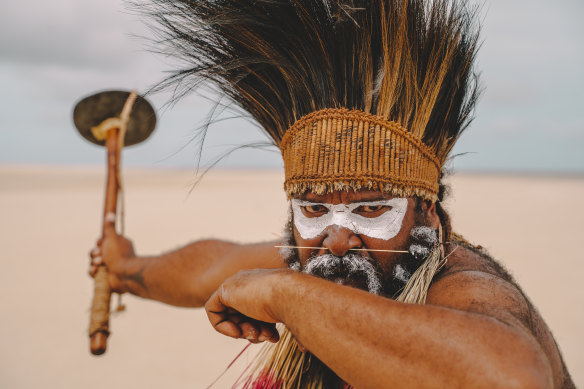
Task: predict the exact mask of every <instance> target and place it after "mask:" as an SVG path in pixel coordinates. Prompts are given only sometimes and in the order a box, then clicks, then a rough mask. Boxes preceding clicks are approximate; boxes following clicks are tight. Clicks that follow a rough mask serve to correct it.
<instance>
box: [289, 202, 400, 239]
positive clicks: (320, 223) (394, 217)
mask: <svg viewBox="0 0 584 389" xmlns="http://www.w3.org/2000/svg"><path fill="white" fill-rule="evenodd" d="M321 206H322V207H324V208H326V210H325V211H324V214H322V215H320V216H314V217H310V216H307V215H306V214H305V212H304V211H303V208H306V207H321ZM378 206H382V207H390V209H388V210H386V211H385V212H383V213H382V214H381V215H379V216H377V217H365V216H362V215H359V214H358V213H356V212H355V211H357V210H358V208H359V207H378ZM407 209H408V200H407V199H404V198H394V199H391V200H379V201H363V202H358V203H351V204H336V205H333V204H325V203H313V202H310V201H304V200H297V199H292V212H293V213H294V225H295V226H296V229H297V230H298V232H299V233H300V236H302V238H303V239H313V238H316V237H317V236H319V235H320V234H322V233H323V231H324V230H325V229H326V228H327V227H328V226H332V225H336V226H340V227H345V228H348V229H349V230H351V231H353V232H354V233H355V234H359V235H366V236H368V237H370V238H375V239H383V240H389V239H391V238H393V237H395V236H396V235H397V234H398V232H399V231H400V230H401V227H402V222H403V220H404V216H405V214H406V211H407Z"/></svg>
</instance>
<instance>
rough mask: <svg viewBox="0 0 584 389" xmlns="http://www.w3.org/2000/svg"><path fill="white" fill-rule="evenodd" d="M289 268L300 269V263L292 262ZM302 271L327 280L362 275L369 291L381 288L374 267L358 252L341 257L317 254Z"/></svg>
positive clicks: (374, 292) (347, 278)
mask: <svg viewBox="0 0 584 389" xmlns="http://www.w3.org/2000/svg"><path fill="white" fill-rule="evenodd" d="M290 268H291V269H294V270H300V263H299V262H295V263H292V264H291V265H290ZM302 272H303V273H306V274H312V275H315V276H317V277H321V278H324V279H327V280H334V279H336V278H341V279H343V280H350V279H353V278H355V277H360V276H362V277H364V278H365V279H366V281H367V290H368V291H369V293H373V294H381V292H382V289H383V288H382V285H381V279H380V278H379V275H378V273H377V270H376V269H375V267H374V266H373V265H372V264H371V262H369V261H368V260H367V259H366V258H365V257H363V256H361V255H358V254H347V255H345V256H342V257H337V256H335V255H332V254H324V255H319V256H317V257H314V258H312V259H310V260H309V261H308V263H307V264H306V266H305V267H304V269H302Z"/></svg>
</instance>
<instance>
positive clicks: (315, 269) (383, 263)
mask: <svg viewBox="0 0 584 389" xmlns="http://www.w3.org/2000/svg"><path fill="white" fill-rule="evenodd" d="M430 206H431V205H430ZM415 208H416V201H415V200H414V199H412V198H397V197H394V196H391V195H388V194H385V193H382V192H379V191H371V190H361V191H358V192H354V191H349V192H344V191H338V192H333V193H330V194H326V195H315V194H313V193H306V194H304V195H302V196H300V197H298V198H295V199H293V200H292V211H293V223H292V226H293V235H294V240H295V245H297V246H300V247H309V248H299V249H298V250H297V253H298V258H297V260H298V261H299V262H300V265H301V268H302V269H303V270H304V271H306V272H308V273H311V274H315V275H317V276H320V277H323V278H327V279H330V280H332V281H335V282H338V283H343V284H347V285H351V286H355V287H359V288H362V289H366V290H369V291H371V292H373V293H382V294H385V295H390V296H391V295H393V294H394V293H395V292H396V291H397V289H399V288H400V287H402V286H403V284H404V282H405V281H407V277H408V276H409V275H411V273H412V272H413V271H414V270H415V268H417V266H418V265H419V261H416V259H415V258H413V256H412V255H410V254H408V253H396V252H394V251H408V250H409V249H410V245H411V244H412V239H411V237H410V233H411V231H412V228H414V226H417V225H418V226H419V225H423V224H427V214H429V213H431V212H428V211H429V209H428V206H427V204H425V206H424V207H423V209H422V210H419V209H418V210H416V209H415ZM431 208H432V210H433V209H434V208H433V206H431ZM429 224H432V223H429ZM416 262H417V263H416ZM375 278H376V279H377V281H375Z"/></svg>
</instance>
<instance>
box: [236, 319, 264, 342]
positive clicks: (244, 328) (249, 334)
mask: <svg viewBox="0 0 584 389" xmlns="http://www.w3.org/2000/svg"><path fill="white" fill-rule="evenodd" d="M248 320H249V319H248ZM238 326H239V328H240V329H241V334H242V335H241V336H242V337H244V338H245V339H247V340H259V339H258V338H259V336H260V333H261V329H260V328H259V326H256V325H255V324H254V323H250V322H249V321H242V322H240V323H239V324H238Z"/></svg>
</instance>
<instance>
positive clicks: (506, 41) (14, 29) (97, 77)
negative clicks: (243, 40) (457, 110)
mask: <svg viewBox="0 0 584 389" xmlns="http://www.w3.org/2000/svg"><path fill="white" fill-rule="evenodd" d="M483 15H484V28H483V41H484V43H483V46H482V49H481V52H480V55H479V58H478V67H479V69H480V70H481V72H482V81H483V84H484V86H485V87H486V90H485V93H484V95H483V98H482V100H481V102H480V103H479V106H478V109H477V111H476V116H477V119H476V120H475V122H474V123H473V125H472V126H471V127H470V128H469V130H468V132H467V133H465V134H464V135H463V136H462V138H461V140H460V141H459V143H458V144H457V146H456V147H455V149H454V153H468V154H466V155H464V156H461V157H458V158H456V159H455V160H454V167H455V168H456V169H459V170H497V171H501V170H503V171H517V170H520V171H545V172H553V171H560V172H584V151H583V149H584V113H583V112H584V74H583V70H582V69H584V23H582V21H581V18H582V16H584V2H583V1H582V0H554V1H549V0H490V1H488V0H487V1H486V2H485V6H484V12H483ZM137 35H138V36H144V35H146V36H147V35H148V31H147V29H146V28H145V26H144V24H143V22H142V21H141V20H140V19H139V18H138V17H137V16H136V15H133V14H132V13H131V12H129V11H127V10H126V8H125V6H124V3H123V1H121V0H101V1H90V0H53V1H50V2H46V1H40V0H37V1H35V0H23V1H18V2H8V1H4V2H2V3H1V4H0V85H1V86H2V87H1V88H0V107H1V108H0V113H1V115H0V163H30V164H67V165H75V164H79V165H87V164H103V159H104V156H103V151H102V149H100V148H98V147H96V146H93V145H91V144H89V143H87V142H86V141H84V140H83V139H82V138H81V137H80V136H79V135H78V134H77V133H76V131H75V129H74V127H73V124H72V118H71V116H72V109H73V106H74V104H75V102H76V101H78V100H79V99H80V98H81V97H84V96H86V95H88V94H90V93H93V92H96V91H100V90H104V89H131V88H137V89H138V90H139V91H145V90H146V89H148V87H149V86H151V85H152V84H154V83H155V82H156V81H159V80H160V79H161V78H163V77H164V71H165V70H168V69H172V66H173V64H172V63H171V62H170V61H169V60H166V59H164V58H161V57H160V56H157V55H154V54H152V53H150V52H148V51H146V49H145V47H146V44H147V42H146V41H145V40H144V39H141V38H136V37H135V36H137ZM167 100H168V95H164V94H158V95H154V96H152V97H150V101H151V102H152V103H153V105H154V106H155V107H156V108H157V109H159V110H160V111H159V118H158V120H159V122H158V127H157V130H156V132H155V133H154V134H153V135H152V137H151V138H150V139H149V140H148V141H146V142H144V143H143V144H140V145H138V146H134V147H131V148H128V149H127V150H125V154H124V164H126V165H141V166H152V167H192V166H194V164H195V161H196V158H195V155H196V152H197V148H196V142H192V141H191V139H192V136H193V134H194V129H195V128H197V126H198V125H199V124H201V121H202V120H204V118H205V115H206V114H207V112H208V111H209V109H210V105H209V103H207V102H206V101H205V99H203V98H200V97H195V96H193V97H188V98H186V99H184V100H182V101H181V102H179V103H178V104H177V105H175V106H173V107H169V108H164V109H163V108H162V107H163V106H164V103H165V102H166V101H167ZM265 139H266V138H265V137H264V136H263V135H262V134H261V133H260V131H259V130H257V129H256V128H255V127H254V126H253V125H252V124H250V123H247V122H246V121H243V120H240V119H238V120H231V121H225V122H221V123H219V124H217V125H214V126H212V127H211V129H210V132H209V136H208V139H207V142H208V143H207V145H206V147H205V154H204V155H203V161H204V162H205V163H208V162H209V161H212V160H214V158H216V157H217V156H218V155H221V154H222V153H224V152H225V151H226V150H228V149H230V148H232V147H233V146H234V145H238V144H246V143H251V142H257V141H265ZM221 145H223V146H221ZM220 166H224V167H236V166H237V167H279V166H281V157H280V156H279V154H278V153H277V152H274V151H272V152H266V151H257V150H240V151H237V152H235V153H233V154H232V155H231V156H230V157H228V158H226V159H224V160H223V161H222V162H221V164H220Z"/></svg>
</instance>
